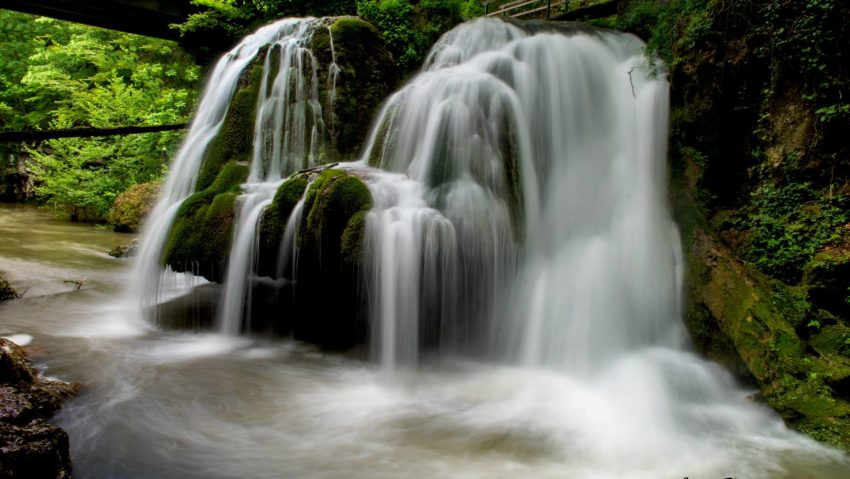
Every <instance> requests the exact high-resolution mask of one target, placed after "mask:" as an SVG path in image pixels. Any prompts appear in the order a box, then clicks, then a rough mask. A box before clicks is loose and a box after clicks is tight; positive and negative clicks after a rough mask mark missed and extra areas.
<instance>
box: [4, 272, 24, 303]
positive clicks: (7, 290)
mask: <svg viewBox="0 0 850 479" xmlns="http://www.w3.org/2000/svg"><path fill="white" fill-rule="evenodd" d="M19 297H20V296H19V295H18V292H17V291H15V288H13V287H12V285H10V284H9V282H8V281H6V280H5V279H3V278H2V277H0V301H8V300H10V299H18V298H19Z"/></svg>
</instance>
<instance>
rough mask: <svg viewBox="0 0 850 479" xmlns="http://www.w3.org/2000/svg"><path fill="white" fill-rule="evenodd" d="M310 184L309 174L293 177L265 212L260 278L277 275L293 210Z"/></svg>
mask: <svg viewBox="0 0 850 479" xmlns="http://www.w3.org/2000/svg"><path fill="white" fill-rule="evenodd" d="M308 183H309V180H308V175H307V174H297V175H294V176H292V177H291V178H289V179H288V180H286V181H285V182H284V183H283V184H282V185H281V186H280V188H278V190H277V193H275V196H274V199H273V200H272V202H271V204H270V205H269V206H268V207H267V208H266V210H265V211H264V212H263V216H262V218H261V219H260V226H259V235H260V241H259V243H260V244H259V252H258V256H259V257H258V260H257V267H258V270H257V274H259V275H260V276H274V275H275V274H277V263H278V255H279V253H280V242H281V241H282V239H283V233H284V231H285V230H286V225H287V223H288V222H289V217H290V215H291V214H292V210H293V208H295V205H296V204H298V201H299V200H300V199H301V197H302V196H303V195H304V190H306V189H307V185H308Z"/></svg>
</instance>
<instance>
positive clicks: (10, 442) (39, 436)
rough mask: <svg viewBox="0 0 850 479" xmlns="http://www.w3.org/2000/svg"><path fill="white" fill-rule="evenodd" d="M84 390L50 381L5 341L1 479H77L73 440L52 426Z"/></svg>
mask: <svg viewBox="0 0 850 479" xmlns="http://www.w3.org/2000/svg"><path fill="white" fill-rule="evenodd" d="M78 391H79V385H78V384H73V383H66V382H63V381H57V380H50V379H45V378H43V377H41V375H40V374H39V373H38V371H36V370H35V369H33V368H32V367H31V366H30V363H29V360H28V359H27V357H26V354H25V353H24V350H23V349H22V348H21V347H19V346H17V345H16V344H15V343H13V342H12V341H9V340H8V339H4V338H0V478H66V477H71V459H70V453H69V445H68V435H67V434H66V433H65V431H63V430H62V429H61V428H59V427H56V426H54V425H52V424H48V423H47V422H46V420H47V419H48V418H49V417H50V416H52V415H53V413H55V412H56V411H57V410H58V409H59V407H60V405H61V402H62V401H63V400H65V399H67V398H68V397H70V396H72V395H73V394H76V393H77V392H78Z"/></svg>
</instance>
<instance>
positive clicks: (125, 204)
mask: <svg viewBox="0 0 850 479" xmlns="http://www.w3.org/2000/svg"><path fill="white" fill-rule="evenodd" d="M157 194H159V185H158V184H157V183H139V184H138V185H134V186H131V187H130V188H129V189H128V190H127V191H125V192H123V193H121V194H120V195H118V198H116V199H115V202H114V203H113V204H112V209H110V210H109V216H108V218H107V220H108V221H109V224H110V225H112V227H113V229H115V231H126V232H133V231H138V229H139V227H140V226H141V224H142V222H143V221H144V219H145V217H147V215H148V213H149V212H150V210H151V208H152V207H153V205H154V202H156V197H157Z"/></svg>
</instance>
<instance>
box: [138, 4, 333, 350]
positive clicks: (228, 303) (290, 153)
mask: <svg viewBox="0 0 850 479" xmlns="http://www.w3.org/2000/svg"><path fill="white" fill-rule="evenodd" d="M321 25H322V20H319V19H284V20H280V21H278V22H276V23H274V24H271V25H268V26H265V27H263V28H261V29H259V30H258V31H257V32H255V33H254V34H252V35H249V36H248V37H246V38H245V39H244V40H242V42H240V44H239V45H237V46H236V47H234V48H233V50H231V51H230V52H228V53H227V54H225V55H224V57H223V58H222V59H221V60H220V61H219V62H218V63H217V64H216V67H215V69H214V70H213V73H212V75H211V77H210V80H209V84H208V85H207V88H206V90H205V91H204V94H203V95H202V98H201V102H200V106H199V108H198V111H197V112H196V114H195V120H194V121H193V123H192V126H191V128H190V130H189V133H188V135H187V138H186V140H185V141H184V143H183V146H182V147H181V148H180V151H179V152H178V154H177V157H176V158H175V160H174V162H173V164H172V167H171V174H170V175H169V177H168V180H167V181H166V184H165V186H164V188H163V194H162V198H161V200H160V202H159V203H158V204H157V205H156V207H155V208H154V210H153V211H152V212H151V215H150V218H151V220H150V221H149V222H148V224H147V225H146V227H145V231H144V237H143V241H142V244H143V245H144V246H143V248H142V250H141V252H140V254H139V259H138V261H137V262H136V264H137V267H138V270H139V271H138V275H137V278H138V282H137V283H136V285H135V286H134V287H133V288H131V292H132V294H134V295H138V296H139V297H140V298H141V304H142V306H143V307H145V308H147V307H150V306H154V305H156V304H158V303H159V302H161V301H162V300H163V299H164V298H163V296H162V293H161V286H162V283H163V281H165V280H166V278H168V277H171V276H174V275H175V273H170V272H169V270H165V271H163V270H162V268H161V267H160V265H159V258H160V256H161V255H162V251H163V247H164V245H165V242H166V240H167V238H168V233H169V230H170V228H171V225H172V223H173V222H174V216H175V214H176V212H177V210H178V208H179V207H180V204H181V203H182V202H183V201H184V200H185V199H186V198H187V197H188V196H189V195H190V194H191V193H193V192H194V188H195V179H196V177H197V175H198V172H199V170H200V167H201V164H202V163H203V160H204V155H205V154H206V152H207V150H208V149H209V147H210V145H211V144H212V141H213V139H215V137H216V136H217V135H218V133H219V132H220V130H221V126H222V124H223V122H224V119H225V116H226V113H227V108H228V105H229V103H230V101H231V99H232V97H233V94H234V92H235V90H236V87H237V85H238V83H239V80H240V78H241V77H242V76H243V75H244V74H245V72H246V69H247V68H248V66H250V65H251V64H252V62H253V61H254V59H255V57H256V56H257V54H258V53H260V51H261V50H262V49H263V48H265V56H264V58H263V75H262V78H261V83H260V87H259V91H260V95H259V98H258V100H257V109H256V119H255V123H254V138H253V155H252V160H251V164H250V172H249V177H248V182H247V183H246V184H245V185H243V186H242V189H243V195H242V196H240V198H239V201H238V203H239V205H240V206H239V211H238V212H237V215H236V220H235V224H234V233H233V242H232V246H231V250H230V255H229V259H228V261H227V271H226V274H225V289H224V294H223V296H222V304H221V307H220V308H219V317H218V319H217V321H218V324H219V330H220V331H221V332H223V333H226V334H238V333H239V332H240V330H241V328H242V322H243V319H249V318H246V315H247V312H246V295H247V294H248V291H249V289H250V284H251V281H252V275H253V271H254V261H255V255H256V245H255V242H256V229H257V224H258V222H259V220H260V218H261V214H262V211H263V208H264V207H265V206H267V205H268V204H269V203H270V202H271V200H272V198H273V197H274V194H275V192H276V190H277V187H278V186H280V184H281V180H282V178H285V177H286V176H288V175H290V174H292V173H293V172H295V171H297V170H299V169H303V168H308V167H311V166H314V165H316V164H317V163H318V162H319V160H320V155H321V148H322V147H323V146H324V141H325V134H326V133H325V125H324V120H323V117H322V107H321V104H320V102H319V93H318V78H319V75H318V70H319V65H318V64H317V61H316V58H315V57H314V55H313V53H312V52H311V51H310V49H309V44H310V41H311V39H312V35H313V32H314V31H315V30H316V29H317V28H319V27H320V26H321ZM274 65H276V66H277V67H276V68H273V66H274ZM335 67H336V64H335V63H334V64H333V65H331V67H330V68H331V69H332V70H333V68H335ZM331 73H332V78H333V85H332V87H333V88H334V90H332V91H331V95H335V87H336V73H335V72H334V71H332V72H331ZM177 276H185V275H179V274H178V275H177Z"/></svg>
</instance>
